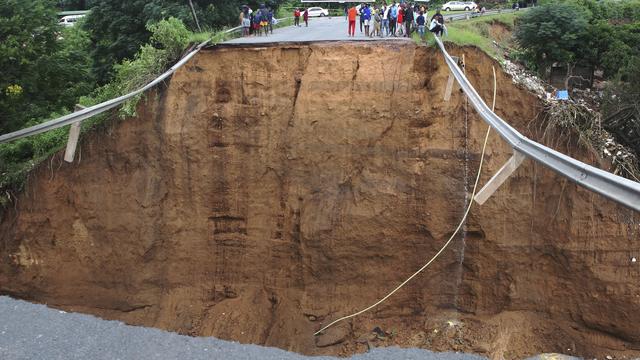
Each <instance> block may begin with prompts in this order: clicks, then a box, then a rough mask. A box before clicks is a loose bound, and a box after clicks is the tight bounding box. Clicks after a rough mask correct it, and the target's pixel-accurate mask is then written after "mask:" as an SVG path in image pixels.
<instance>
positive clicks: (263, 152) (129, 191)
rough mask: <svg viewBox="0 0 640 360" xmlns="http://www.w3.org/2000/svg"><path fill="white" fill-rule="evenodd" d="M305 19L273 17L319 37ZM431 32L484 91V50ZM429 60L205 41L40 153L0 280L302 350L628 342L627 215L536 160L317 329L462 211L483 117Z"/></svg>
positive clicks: (590, 348)
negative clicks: (142, 91)
mask: <svg viewBox="0 0 640 360" xmlns="http://www.w3.org/2000/svg"><path fill="white" fill-rule="evenodd" d="M340 20H341V19H333V20H327V22H325V23H326V24H330V23H329V21H333V22H339V21H340ZM318 24H324V23H322V22H320V21H318V22H317V24H315V23H314V22H312V24H311V27H310V28H309V29H299V28H298V29H293V30H292V29H285V30H282V31H299V30H300V31H307V34H315V35H313V36H315V37H314V38H313V39H312V40H317V39H322V36H325V35H326V33H327V31H325V30H323V27H321V26H320V25H318ZM314 25H317V27H315V28H314ZM329 27H331V26H329ZM344 30H345V33H346V28H345V29H344ZM274 38H276V37H275V36H274ZM324 40H331V39H324ZM272 41H273V39H272ZM450 52H451V53H452V54H454V55H457V56H459V57H462V56H463V55H464V57H465V59H466V65H467V66H466V71H467V74H468V77H469V78H470V80H471V81H472V83H473V85H474V87H475V88H476V90H477V91H478V93H479V94H480V95H482V97H483V98H485V99H490V98H491V96H492V93H493V79H491V78H489V77H487V76H486V74H489V73H491V68H492V67H493V66H496V62H495V61H494V60H492V59H490V58H489V57H488V56H487V55H485V54H484V53H482V52H481V51H479V50H477V49H474V48H458V47H452V48H451V50H450ZM448 77H449V70H448V68H447V66H446V64H445V63H444V61H443V59H442V56H441V55H440V53H439V52H437V50H436V49H433V48H428V47H424V46H419V45H417V44H415V43H413V42H411V41H384V42H327V41H323V42H317V43H310V44H298V43H261V44H259V46H256V44H253V43H250V44H242V43H237V42H235V43H231V44H223V45H222V46H215V47H209V48H205V49H203V50H202V51H201V52H200V53H199V54H197V55H196V56H194V58H193V59H191V60H190V62H189V63H188V64H187V65H186V66H185V67H184V68H181V69H179V70H178V71H177V72H176V73H175V74H174V75H173V77H172V78H171V81H170V82H168V84H167V85H166V86H164V87H160V88H158V89H157V90H156V92H155V93H154V94H153V95H152V96H148V98H147V100H146V102H144V103H143V104H141V105H140V107H139V111H138V114H139V115H138V116H137V117H136V118H132V119H128V120H127V121H124V122H114V123H113V124H112V125H111V126H110V127H109V129H108V131H105V132H96V133H94V134H92V135H90V136H88V137H87V138H86V139H83V142H82V143H81V144H80V145H79V151H80V152H81V153H82V159H81V161H77V162H76V163H73V164H66V163H63V162H62V160H61V154H58V155H56V156H54V157H53V158H52V159H51V161H50V162H45V163H44V164H43V165H42V166H40V167H39V168H38V169H37V170H36V171H35V172H34V174H33V176H32V179H31V181H30V182H29V185H28V187H27V189H26V190H25V192H24V193H23V194H22V195H21V196H20V199H19V201H18V203H17V207H16V208H15V209H8V210H7V211H5V213H4V214H3V218H2V223H1V224H0V239H1V241H0V244H1V245H0V255H1V256H2V258H3V259H7V261H3V262H1V263H0V293H1V294H6V295H10V296H12V297H16V298H21V299H26V300H29V301H34V302H40V303H46V304H48V305H49V306H52V307H54V308H57V309H62V310H65V311H77V312H83V313H88V314H93V315H96V316H99V317H101V318H105V319H114V320H120V321H123V322H126V323H128V324H133V325H143V326H151V327H158V328H161V329H165V330H169V331H174V332H178V333H180V334H186V335H194V336H207V337H209V336H215V337H218V338H221V339H227V340H234V341H239V342H242V343H253V344H260V345H267V346H274V347H279V348H282V349H286V350H290V351H295V352H299V353H303V354H312V355H341V356H344V355H351V354H354V353H358V352H364V351H367V350H368V349H369V348H370V347H372V346H373V347H378V346H392V345H397V346H402V347H422V348H429V349H433V350H439V351H442V350H453V351H464V352H472V353H476V354H480V355H484V356H489V357H493V358H523V357H526V356H529V355H532V354H536V353H540V352H550V351H553V352H562V353H567V354H576V355H581V356H597V357H605V356H607V355H609V354H614V355H616V356H620V357H622V356H629V357H631V356H637V355H638V354H639V353H638V351H637V344H638V343H639V342H640V338H639V336H640V335H639V334H638V331H637V326H635V324H637V323H638V322H639V321H640V312H638V311H636V310H637V302H638V298H639V297H640V285H639V282H638V281H637V280H638V279H639V278H640V270H639V268H638V265H637V263H636V262H635V261H631V259H635V257H637V256H638V251H639V248H638V244H637V234H638V231H639V230H640V229H638V223H639V219H638V214H637V213H634V212H633V211H631V210H629V209H625V208H623V207H621V206H619V205H616V204H615V203H613V202H611V201H609V200H606V199H604V198H601V197H599V196H596V195H594V194H593V193H591V192H588V191H586V190H584V189H582V188H580V187H577V186H576V185H574V184H573V183H570V182H567V181H566V180H564V179H563V178H561V177H559V176H558V175H557V174H555V173H553V172H551V171H550V170H547V169H545V168H542V167H540V166H537V165H536V164H535V163H533V162H526V163H524V164H523V166H522V167H521V168H520V169H519V170H518V171H517V172H516V173H515V174H514V176H512V178H511V179H510V181H509V182H507V183H506V184H505V185H503V187H502V188H501V189H500V191H499V192H497V193H496V194H495V195H494V196H493V197H492V198H491V199H490V200H489V201H487V203H485V204H484V205H483V206H482V207H477V208H475V209H474V210H473V211H472V213H471V216H470V218H469V219H468V221H467V223H466V226H465V231H464V232H463V233H462V235H461V236H460V237H459V238H458V239H457V241H456V242H455V244H453V245H452V248H451V249H450V251H449V252H447V253H446V254H444V255H443V257H442V258H441V259H439V261H438V262H437V263H435V264H434V266H433V268H431V269H430V270H429V272H428V273H426V274H424V275H423V276H421V277H419V278H417V279H416V280H415V282H414V283H413V284H412V285H411V286H408V287H407V288H406V289H404V290H403V291H402V292H400V293H398V294H397V295H396V296H395V297H394V298H392V299H390V300H389V301H388V302H387V303H385V304H384V305H383V306H381V307H380V308H379V309H377V310H376V311H374V312H372V313H369V314H366V315H363V316H362V317H361V318H358V319H355V320H353V321H352V322H351V323H349V324H344V325H341V326H340V327H336V328H334V329H331V330H329V331H327V333H326V334H323V335H322V336H319V337H314V336H313V333H314V331H316V330H318V328H319V327H320V326H321V325H322V324H326V323H327V322H329V321H330V320H332V319H334V318H336V317H337V316H338V315H344V314H346V313H349V312H351V311H353V310H356V309H359V308H362V307H363V305H367V304H369V303H371V302H373V301H375V300H376V299H378V298H379V297H380V296H382V295H384V294H385V293H386V292H387V291H388V290H390V288H392V287H393V286H394V285H395V284H397V283H399V282H400V281H402V280H404V279H405V278H406V277H407V276H408V275H409V274H411V273H412V272H413V271H414V270H415V269H417V268H418V267H420V266H421V265H422V264H423V263H424V261H425V259H426V258H428V257H430V256H431V255H432V254H433V253H434V252H436V251H437V250H438V249H439V248H440V246H441V245H442V243H443V242H444V240H446V238H447V237H448V236H449V235H450V233H451V232H452V231H453V229H454V228H455V225H456V224H457V222H458V221H460V218H461V217H462V213H463V211H464V208H465V205H466V204H467V202H468V201H469V199H468V194H469V192H470V189H469V186H470V183H471V182H472V181H471V180H470V179H472V178H473V176H474V173H473V172H474V171H475V169H477V168H478V162H479V155H480V150H481V146H482V139H483V137H484V133H485V131H486V125H485V124H484V123H483V122H482V121H481V119H480V118H479V116H478V115H477V114H476V113H474V112H473V110H472V109H471V108H470V107H469V106H467V104H466V103H465V101H464V95H463V94H461V93H459V92H458V91H455V92H453V94H452V95H451V98H450V99H449V101H444V100H443V94H444V93H445V91H446V83H447V79H448ZM541 111H542V108H541V105H540V104H539V103H538V101H537V98H536V97H534V96H533V95H531V94H529V93H528V92H527V91H525V90H523V89H521V88H519V87H517V86H516V85H514V84H513V83H512V82H511V80H510V78H509V77H508V76H507V75H505V74H503V73H499V74H498V101H497V107H496V112H497V113H499V114H500V116H501V117H503V118H504V119H508V120H509V121H510V123H511V125H512V126H514V127H516V128H518V129H520V130H521V131H522V132H527V131H529V130H528V129H532V128H535V121H537V120H536V119H538V116H537V115H538V114H539V113H540V112H541ZM532 123H533V125H532ZM529 132H531V131H529ZM536 135H537V134H535V133H531V134H530V136H532V137H533V136H536ZM488 149H489V151H488V153H487V159H486V173H485V174H484V175H483V177H482V179H483V182H486V181H487V180H488V178H489V177H490V176H491V174H493V173H495V172H496V171H497V170H498V169H499V168H500V167H501V166H502V164H503V163H504V161H505V160H506V159H508V158H509V156H510V155H511V149H510V147H509V146H507V145H506V144H505V143H504V142H503V141H501V139H500V138H498V137H497V136H493V137H491V138H490V140H489V144H488ZM563 150H564V151H565V152H568V153H570V155H572V156H574V157H576V158H579V159H582V160H583V161H585V162H590V163H596V162H597V159H595V158H594V156H593V154H591V153H589V152H586V151H585V150H583V149H580V148H577V147H571V148H569V147H568V148H566V149H563ZM559 184H560V186H559ZM4 304H5V305H6V306H15V305H9V304H10V303H9V302H5V303H4ZM20 306H22V305H20ZM32 311H35V310H32ZM9 326H11V325H9ZM150 331H151V330H150ZM152 332H153V331H152ZM82 333H83V334H84V333H87V332H86V331H83V332H82ZM181 341H182V340H181ZM421 354H422V353H421ZM10 356H11V354H10ZM123 356H125V357H126V356H127V355H126V354H123ZM278 356H280V355H278ZM282 356H285V355H282ZM286 356H289V355H286ZM292 356H293V355H292ZM383 356H384V355H383ZM407 356H409V355H407ZM16 358H17V357H16Z"/></svg>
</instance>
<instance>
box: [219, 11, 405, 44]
mask: <svg viewBox="0 0 640 360" xmlns="http://www.w3.org/2000/svg"><path fill="white" fill-rule="evenodd" d="M300 22H301V24H302V26H301V27H295V26H287V27H283V28H279V29H275V30H273V35H269V36H249V37H243V38H238V39H233V40H229V41H226V42H225V44H255V43H270V42H306V41H340V40H361V41H381V40H396V41H397V40H400V41H402V40H405V41H408V40H409V38H396V37H386V38H378V37H375V38H369V37H366V36H365V35H364V33H362V32H360V23H359V22H358V21H356V36H355V37H349V34H348V33H347V31H348V29H347V28H348V23H347V20H346V19H345V17H344V16H340V17H332V18H326V17H325V18H311V19H310V20H309V27H305V26H304V21H302V20H300ZM363 30H364V29H363Z"/></svg>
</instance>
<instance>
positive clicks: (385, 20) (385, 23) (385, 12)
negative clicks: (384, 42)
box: [380, 3, 389, 36]
mask: <svg viewBox="0 0 640 360" xmlns="http://www.w3.org/2000/svg"><path fill="white" fill-rule="evenodd" d="M383 4H384V5H383V6H382V9H381V11H382V29H381V30H380V35H382V36H389V7H388V6H387V4H386V3H383ZM385 30H386V32H385ZM385 34H386V35H385Z"/></svg>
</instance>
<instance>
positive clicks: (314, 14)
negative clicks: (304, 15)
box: [308, 7, 329, 17]
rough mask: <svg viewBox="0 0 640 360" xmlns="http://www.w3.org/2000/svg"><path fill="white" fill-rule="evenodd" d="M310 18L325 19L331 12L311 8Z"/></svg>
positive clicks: (319, 8)
mask: <svg viewBox="0 0 640 360" xmlns="http://www.w3.org/2000/svg"><path fill="white" fill-rule="evenodd" d="M308 11H309V17H318V16H320V17H325V16H329V10H327V9H323V8H321V7H311V8H309V10H308Z"/></svg>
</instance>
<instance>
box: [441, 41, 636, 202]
mask: <svg viewBox="0 0 640 360" xmlns="http://www.w3.org/2000/svg"><path fill="white" fill-rule="evenodd" d="M436 42H437V43H438V46H439V47H440V50H441V51H442V54H443V55H444V58H445V61H446V62H447V65H448V66H449V69H450V70H451V72H452V74H453V76H454V77H455V79H456V80H457V81H458V83H459V84H460V86H461V87H462V90H463V91H464V92H465V94H466V95H467V96H468V97H469V100H470V101H471V103H472V104H473V107H474V108H475V109H476V111H477V112H478V113H479V114H480V116H481V117H482V118H483V119H484V121H486V122H487V124H489V125H490V126H491V127H492V128H493V129H494V130H496V131H497V132H498V134H500V136H501V137H502V138H503V139H504V140H505V141H506V142H508V143H509V145H511V146H512V147H513V148H514V149H515V150H517V151H519V152H521V153H522V154H524V155H526V156H527V157H529V158H531V159H533V160H535V161H537V162H539V163H540V164H542V165H545V166H546V167H548V168H550V169H551V170H553V171H555V172H557V173H558V174H560V175H562V176H564V177H566V178H568V179H569V180H571V181H573V182H575V183H577V184H578V185H581V186H583V187H585V188H587V189H589V190H591V191H594V192H596V193H598V194H601V195H603V196H605V197H607V198H609V199H611V200H614V201H616V202H618V203H620V204H622V205H624V206H627V207H629V208H631V209H633V210H636V211H638V212H640V183H637V182H635V181H631V180H628V179H625V178H623V177H621V176H616V175H614V174H612V173H610V172H607V171H604V170H601V169H598V168H595V167H593V166H591V165H587V164H585V163H583V162H581V161H578V160H576V159H573V158H571V157H569V156H567V155H565V154H562V153H560V152H558V151H555V150H553V149H551V148H548V147H546V146H544V145H542V144H539V143H537V142H535V141H533V140H531V139H529V138H527V137H526V136H524V135H522V134H520V133H519V132H518V131H517V130H515V129H514V128H513V127H511V126H510V125H509V124H507V123H506V122H505V121H504V120H502V119H501V118H500V117H499V116H498V115H496V114H495V113H494V112H493V111H491V109H490V108H489V107H488V106H487V104H486V103H485V102H484V101H483V100H482V98H481V97H480V95H478V93H477V92H476V90H475V89H474V88H473V86H472V85H471V83H470V82H469V80H468V79H467V77H466V76H465V74H464V73H463V72H462V70H461V69H460V68H459V67H458V65H457V64H456V62H455V61H454V60H453V59H452V58H451V56H450V55H449V53H448V52H447V50H446V49H445V47H444V44H443V43H442V41H441V40H440V39H439V38H437V37H436Z"/></svg>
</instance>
